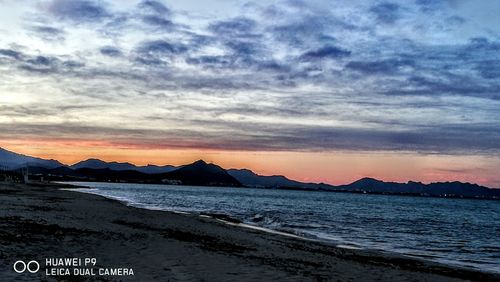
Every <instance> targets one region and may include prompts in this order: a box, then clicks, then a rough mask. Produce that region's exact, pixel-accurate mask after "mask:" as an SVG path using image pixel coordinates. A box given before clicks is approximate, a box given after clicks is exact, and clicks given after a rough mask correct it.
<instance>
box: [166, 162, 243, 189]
mask: <svg viewBox="0 0 500 282" xmlns="http://www.w3.org/2000/svg"><path fill="white" fill-rule="evenodd" d="M162 176H163V177H164V178H165V179H168V180H171V181H178V182H179V183H181V184H183V185H208V186H242V185H241V183H240V182H239V181H238V180H236V179H235V178H234V177H232V176H231V175H229V174H228V173H227V171H226V170H225V169H223V168H221V167H220V166H218V165H214V164H207V163H206V162H204V161H203V160H199V161H196V162H194V163H192V164H189V165H185V166H183V167H181V168H179V169H176V170H174V171H171V172H168V173H165V174H162Z"/></svg>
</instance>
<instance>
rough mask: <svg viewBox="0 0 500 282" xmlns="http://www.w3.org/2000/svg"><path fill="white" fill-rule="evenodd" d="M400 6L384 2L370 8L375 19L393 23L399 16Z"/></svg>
mask: <svg viewBox="0 0 500 282" xmlns="http://www.w3.org/2000/svg"><path fill="white" fill-rule="evenodd" d="M400 10H401V7H400V6H399V5H398V4H396V3H390V2H384V3H380V4H377V5H375V6H373V7H371V8H370V11H371V12H372V13H373V14H375V17H376V18H377V20H378V21H379V22H381V23H385V24H393V23H395V22H396V21H397V20H398V19H399V18H400V17H401V16H400Z"/></svg>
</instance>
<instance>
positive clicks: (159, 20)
mask: <svg viewBox="0 0 500 282" xmlns="http://www.w3.org/2000/svg"><path fill="white" fill-rule="evenodd" d="M142 21H143V22H144V23H146V24H148V25H150V26H154V27H158V28H162V29H164V30H169V29H172V28H174V26H175V25H174V23H173V22H172V21H171V20H169V19H165V18H163V17H159V16H152V15H146V16H143V17H142Z"/></svg>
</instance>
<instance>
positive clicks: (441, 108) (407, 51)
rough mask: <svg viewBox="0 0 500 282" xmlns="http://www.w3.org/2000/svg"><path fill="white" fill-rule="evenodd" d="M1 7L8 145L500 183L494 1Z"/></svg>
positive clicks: (306, 172)
mask: <svg viewBox="0 0 500 282" xmlns="http://www.w3.org/2000/svg"><path fill="white" fill-rule="evenodd" d="M0 7H1V9H0V18H1V19H2V20H1V22H0V147H3V148H6V149H9V150H14V151H16V152H20V153H24V154H29V155H34V156H38V157H44V158H54V159H58V160H60V161H62V162H64V163H67V164H71V163H74V162H77V161H79V160H82V159H86V158H91V157H94V158H100V159H103V160H107V161H128V162H132V163H135V164H139V165H144V164H148V163H151V164H174V165H179V164H185V163H188V162H191V161H195V160H197V159H205V160H206V161H210V162H215V163H217V164H219V165H221V166H223V167H225V168H249V169H252V170H253V171H255V172H257V173H260V174H265V175H271V174H283V175H286V176H288V177H290V178H292V179H296V180H301V181H313V182H326V183H332V184H344V183H349V182H352V181H354V180H356V179H358V178H361V177H365V176H367V177H375V178H378V179H382V180H387V181H400V182H406V181H408V180H415V181H422V182H426V183H428V182H433V181H453V180H459V181H468V182H474V183H479V184H482V185H487V186H490V187H498V188H500V175H499V174H498V172H499V171H500V17H498V14H499V13H500V1H496V0H495V1H494V0H491V1H488V0H484V1H473V0H414V1H413V0H408V1H367V0H350V1H331V0H329V1H322V0H317V1H314V0H313V1H301V0H279V1H233V0H232V1H229V0H219V1H194V0H188V1H186V0H185V1H166V0H164V1H161V0H158V1H150V0H141V1H123V0H122V1H111V0H107V1H106V0H95V1H93V0H72V1H64V0H46V1H28V0H0Z"/></svg>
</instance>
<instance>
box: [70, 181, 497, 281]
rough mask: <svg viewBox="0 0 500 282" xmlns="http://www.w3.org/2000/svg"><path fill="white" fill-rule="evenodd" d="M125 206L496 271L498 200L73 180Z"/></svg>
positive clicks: (89, 191) (87, 190) (83, 190)
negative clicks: (213, 217) (206, 216)
mask: <svg viewBox="0 0 500 282" xmlns="http://www.w3.org/2000/svg"><path fill="white" fill-rule="evenodd" d="M73 184H77V185H82V186H87V187H91V188H94V189H90V190H89V189H80V191H82V192H87V193H94V194H98V195H102V196H106V197H109V198H114V199H119V200H122V201H125V202H127V203H128V204H129V205H132V206H136V207H142V208H147V209H161V210H167V211H180V212H189V213H222V214H226V215H228V216H231V217H234V218H237V219H240V220H241V221H243V222H244V223H247V224H250V225H255V226H259V227H264V228H268V229H272V230H278V231H282V232H287V233H293V234H295V235H299V236H303V237H307V238H315V239H319V240H325V241H328V242H331V243H334V244H336V245H342V246H344V247H351V248H363V249H376V250H384V251H389V252H396V253H401V254H405V255H409V256H415V257H420V258H425V259H429V260H434V261H438V262H441V263H446V264H453V265H461V266H466V267H471V268H478V269H482V270H486V271H493V272H500V202H498V201H486V200H466V199H441V198H418V197H402V196H385V195H366V194H348V193H331V192H308V191H289V190H272V189H250V188H229V187H228V188H226V187H194V186H169V185H142V184H116V183H87V182H85V183H73Z"/></svg>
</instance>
